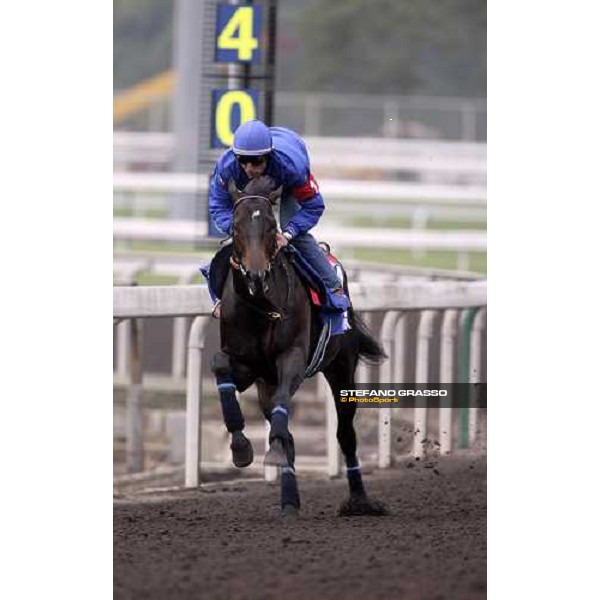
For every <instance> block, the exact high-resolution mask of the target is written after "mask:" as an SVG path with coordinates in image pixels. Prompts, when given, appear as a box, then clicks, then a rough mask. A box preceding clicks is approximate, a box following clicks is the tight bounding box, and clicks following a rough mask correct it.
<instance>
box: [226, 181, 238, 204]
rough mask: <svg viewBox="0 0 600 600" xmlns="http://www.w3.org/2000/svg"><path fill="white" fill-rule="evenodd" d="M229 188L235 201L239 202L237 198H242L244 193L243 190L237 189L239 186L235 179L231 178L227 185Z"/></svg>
mask: <svg viewBox="0 0 600 600" xmlns="http://www.w3.org/2000/svg"><path fill="white" fill-rule="evenodd" d="M227 189H228V190H229V194H230V195H231V197H232V198H233V201H234V202H237V200H239V199H240V197H241V195H242V192H240V190H238V189H237V186H236V185H235V181H234V180H233V179H230V180H229V184H228V185H227Z"/></svg>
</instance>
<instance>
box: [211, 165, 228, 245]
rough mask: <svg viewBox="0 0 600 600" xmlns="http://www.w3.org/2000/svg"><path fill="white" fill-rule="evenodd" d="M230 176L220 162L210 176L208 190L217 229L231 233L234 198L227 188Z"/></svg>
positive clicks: (212, 215)
mask: <svg viewBox="0 0 600 600" xmlns="http://www.w3.org/2000/svg"><path fill="white" fill-rule="evenodd" d="M228 180H229V178H228V177H227V175H226V174H225V172H224V171H222V170H221V168H220V165H219V163H217V166H216V167H215V170H214V172H213V174H212V176H211V178H210V184H209V190H208V212H209V213H210V217H211V219H212V220H213V222H214V224H215V225H216V227H217V229H218V230H219V231H220V232H221V233H224V234H226V235H231V227H232V218H233V200H232V199H231V195H230V194H229V191H228V189H227V183H228Z"/></svg>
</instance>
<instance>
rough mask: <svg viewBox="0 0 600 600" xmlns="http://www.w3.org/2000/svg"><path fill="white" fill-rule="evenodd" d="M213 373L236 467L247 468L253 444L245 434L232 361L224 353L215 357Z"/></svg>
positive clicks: (251, 459)
mask: <svg viewBox="0 0 600 600" xmlns="http://www.w3.org/2000/svg"><path fill="white" fill-rule="evenodd" d="M211 366H212V371H213V373H214V374H215V377H216V379H217V389H218V390H219V399H220V401H221V411H222V413H223V421H224V422H225V427H227V431H229V433H231V446H230V448H231V455H232V459H233V464H234V465H235V466H236V467H247V466H248V465H250V464H251V463H252V461H253V460H254V451H253V450H252V443H251V442H250V440H249V439H248V438H247V437H246V436H245V435H244V434H243V429H244V426H245V421H244V415H243V414H242V409H241V408H240V403H239V402H238V400H237V397H236V395H235V392H236V389H237V388H236V384H235V383H234V373H233V368H232V366H231V360H230V358H229V356H228V355H227V354H225V353H224V352H217V353H216V354H215V355H214V356H213V360H212V365H211Z"/></svg>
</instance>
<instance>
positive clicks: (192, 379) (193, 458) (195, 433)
mask: <svg viewBox="0 0 600 600" xmlns="http://www.w3.org/2000/svg"><path fill="white" fill-rule="evenodd" d="M209 318H210V317H205V316H199V317H196V318H195V319H194V321H193V322H192V327H191V329H190V335H189V338H188V368H187V392H186V410H185V415H186V418H185V487H188V488H189V487H198V483H199V480H200V459H201V456H200V453H201V449H202V437H201V433H202V428H201V411H202V352H203V350H204V339H205V337H206V327H207V325H208V322H209Z"/></svg>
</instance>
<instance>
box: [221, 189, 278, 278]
mask: <svg viewBox="0 0 600 600" xmlns="http://www.w3.org/2000/svg"><path fill="white" fill-rule="evenodd" d="M250 199H258V200H264V201H265V202H266V203H267V206H268V207H269V210H271V201H270V200H269V199H268V198H266V197H265V196H259V195H255V194H254V195H250V196H242V197H241V198H238V199H237V200H236V201H235V203H234V205H233V215H232V219H234V218H235V211H236V210H237V209H238V208H239V206H240V205H241V204H242V203H243V202H245V201H246V200H250ZM232 241H233V235H232ZM276 254H277V246H276V247H275V250H274V251H273V253H272V255H271V256H269V261H268V263H267V268H266V271H267V273H269V272H270V271H271V268H272V267H273V264H274V262H275V255H276ZM229 264H230V265H231V266H232V267H233V268H234V269H237V270H238V271H240V272H241V273H242V275H243V276H244V277H247V275H248V271H247V269H246V267H245V266H244V263H243V261H242V258H241V257H239V256H235V244H233V249H232V252H231V258H230V259H229Z"/></svg>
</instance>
